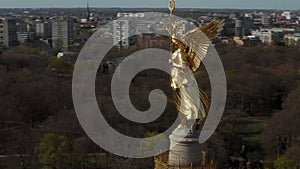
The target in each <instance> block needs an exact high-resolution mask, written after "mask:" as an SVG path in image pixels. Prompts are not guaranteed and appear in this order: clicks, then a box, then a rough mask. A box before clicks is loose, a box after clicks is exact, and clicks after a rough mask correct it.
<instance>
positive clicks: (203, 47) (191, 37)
mask: <svg viewBox="0 0 300 169" xmlns="http://www.w3.org/2000/svg"><path fill="white" fill-rule="evenodd" d="M223 26H224V20H213V21H211V22H210V23H208V24H207V25H204V26H201V27H198V28H195V29H193V30H191V31H189V32H188V33H187V34H186V35H184V37H183V40H184V41H185V43H186V44H187V45H188V47H187V50H188V58H187V60H188V62H189V64H190V68H191V69H192V70H193V71H196V70H197V69H198V68H199V67H200V64H201V61H202V60H203V59H204V57H205V56H206V53H207V50H208V47H209V44H210V41H212V40H213V39H214V38H215V37H216V36H218V35H219V33H220V32H221V31H222V30H223Z"/></svg>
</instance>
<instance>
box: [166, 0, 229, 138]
mask: <svg viewBox="0 0 300 169" xmlns="http://www.w3.org/2000/svg"><path fill="white" fill-rule="evenodd" d="M169 9H170V15H171V18H170V19H171V21H170V23H171V24H170V26H168V25H169V24H168V23H167V21H165V26H166V29H167V31H168V32H169V34H170V35H171V49H170V50H171V53H172V56H171V58H170V59H169V62H170V65H171V87H172V89H173V91H174V97H175V103H176V106H177V110H178V113H179V117H180V119H181V124H180V125H179V126H178V127H177V129H176V130H180V129H188V130H189V131H190V133H193V132H194V131H197V130H199V128H200V127H199V126H200V123H201V121H202V120H203V119H204V118H205V117H206V116H207V113H208V109H209V101H208V97H207V96H206V94H205V93H204V92H203V91H202V90H201V89H199V88H198V87H197V81H196V80H195V78H194V75H193V72H195V71H197V70H198V68H199V67H200V64H201V61H202V60H203V59H204V57H205V56H206V54H207V51H208V47H209V44H210V42H211V41H212V40H213V39H214V38H215V37H216V36H217V35H218V34H219V33H220V32H221V31H222V29H223V26H224V21H223V20H213V21H212V22H210V23H209V24H207V25H204V26H201V27H199V28H196V29H193V30H191V31H189V32H188V33H187V34H186V35H184V36H183V37H181V39H182V41H183V42H184V43H183V42H182V41H180V40H179V39H180V38H179V37H178V33H177V30H178V27H179V25H176V23H175V21H174V18H173V12H174V9H175V2H174V0H170V3H169ZM186 44H187V45H186Z"/></svg>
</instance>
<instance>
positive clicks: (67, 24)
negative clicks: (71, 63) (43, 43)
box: [52, 19, 73, 52]
mask: <svg viewBox="0 0 300 169" xmlns="http://www.w3.org/2000/svg"><path fill="white" fill-rule="evenodd" d="M72 41H73V22H72V21H71V20H62V19H60V20H55V21H52V47H54V48H58V47H61V48H62V49H61V50H62V51H63V52H67V51H68V48H69V45H70V44H71V43H72ZM58 45H61V46H58Z"/></svg>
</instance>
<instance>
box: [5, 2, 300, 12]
mask: <svg viewBox="0 0 300 169" xmlns="http://www.w3.org/2000/svg"><path fill="white" fill-rule="evenodd" d="M87 2H88V1H87V0H63V1H60V0H49V1H44V0H23V3H20V1H19V0H10V1H6V0H5V1H4V0H0V3H1V6H0V8H79V7H85V6H86V3H87ZM168 2H169V1H168V0H163V1H162V0H151V1H150V0H126V1H120V0H110V1H104V0H89V4H90V6H91V7H99V8H101V7H102V8H110V7H120V8H166V7H167V6H168ZM176 3H177V7H179V8H227V9H279V10H297V9H300V1H294V0H286V1H284V0H262V1H261V0H251V1H249V0H247V1H246V0H240V1H236V0H226V2H225V0H214V1H210V0H185V1H183V0H177V1H176Z"/></svg>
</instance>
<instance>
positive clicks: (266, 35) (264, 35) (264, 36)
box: [260, 29, 272, 44]
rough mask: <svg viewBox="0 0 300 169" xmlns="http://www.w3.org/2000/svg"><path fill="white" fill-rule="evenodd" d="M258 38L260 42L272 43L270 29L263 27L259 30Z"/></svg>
mask: <svg viewBox="0 0 300 169" xmlns="http://www.w3.org/2000/svg"><path fill="white" fill-rule="evenodd" d="M260 40H261V42H262V43H265V44H271V43H272V31H271V30H268V29H265V30H261V32H260Z"/></svg>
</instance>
